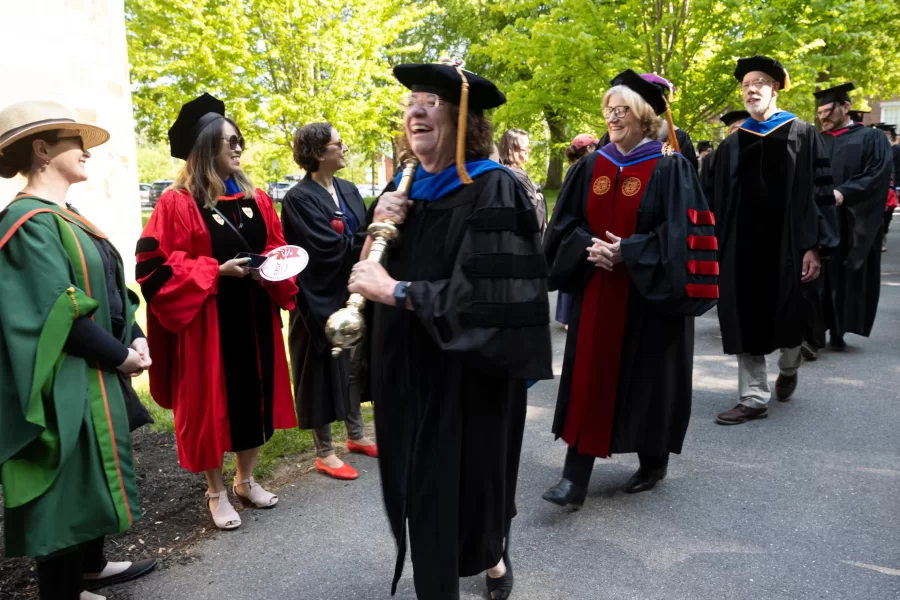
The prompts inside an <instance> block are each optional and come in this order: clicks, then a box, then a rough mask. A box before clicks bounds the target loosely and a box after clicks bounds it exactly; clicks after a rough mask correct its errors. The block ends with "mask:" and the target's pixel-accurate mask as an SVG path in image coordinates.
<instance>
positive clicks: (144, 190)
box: [138, 183, 152, 206]
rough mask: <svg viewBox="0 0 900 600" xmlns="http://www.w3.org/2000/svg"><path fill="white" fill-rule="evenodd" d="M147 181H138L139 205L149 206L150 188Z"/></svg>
mask: <svg viewBox="0 0 900 600" xmlns="http://www.w3.org/2000/svg"><path fill="white" fill-rule="evenodd" d="M151 187H152V186H151V185H150V184H149V183H139V184H138V188H139V189H140V190H141V206H150V188H151Z"/></svg>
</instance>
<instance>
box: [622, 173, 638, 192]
mask: <svg viewBox="0 0 900 600" xmlns="http://www.w3.org/2000/svg"><path fill="white" fill-rule="evenodd" d="M639 191H641V180H640V179H638V178H637V177H629V178H628V179H626V180H625V181H623V182H622V193H623V194H625V195H626V196H634V195H635V194H637V193H638V192H639Z"/></svg>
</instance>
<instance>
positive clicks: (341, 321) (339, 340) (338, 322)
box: [325, 158, 419, 357]
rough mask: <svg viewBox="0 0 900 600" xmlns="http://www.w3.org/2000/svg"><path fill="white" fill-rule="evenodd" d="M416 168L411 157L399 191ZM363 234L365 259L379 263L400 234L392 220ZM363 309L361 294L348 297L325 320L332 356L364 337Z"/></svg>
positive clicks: (405, 191) (401, 179) (402, 190)
mask: <svg viewBox="0 0 900 600" xmlns="http://www.w3.org/2000/svg"><path fill="white" fill-rule="evenodd" d="M418 166H419V161H418V160H416V159H415V158H410V159H408V160H406V161H405V162H404V163H403V175H402V176H401V177H400V184H399V185H398V186H397V191H398V192H400V193H402V194H405V193H407V192H408V191H409V186H410V185H411V184H412V179H413V174H414V173H415V172H416V167H418ZM366 231H367V232H368V235H369V237H371V238H372V248H371V249H370V250H369V256H367V257H366V260H374V261H375V262H377V263H381V262H382V261H383V259H384V256H385V252H386V251H387V245H388V243H389V242H390V241H391V240H393V239H394V238H396V237H397V235H398V234H399V232H398V231H397V228H396V227H395V226H394V223H393V222H391V221H380V222H378V223H372V224H371V225H369V228H368V229H367V230H366ZM365 306H366V299H365V298H363V296H362V294H350V299H349V300H347V306H345V307H344V308H342V309H340V310H339V311H337V312H336V313H334V314H333V315H331V316H330V317H328V322H327V323H325V335H326V336H328V341H329V342H331V346H332V348H331V355H332V356H334V357H338V356H340V355H341V352H343V351H344V349H346V348H353V347H354V346H356V345H357V344H358V343H359V342H360V340H361V339H362V338H363V337H364V336H365V335H366V320H365V318H364V317H363V309H364V308H365Z"/></svg>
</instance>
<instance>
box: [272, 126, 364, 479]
mask: <svg viewBox="0 0 900 600" xmlns="http://www.w3.org/2000/svg"><path fill="white" fill-rule="evenodd" d="M346 151H347V146H346V145H345V144H344V143H343V141H342V140H341V138H340V135H338V132H337V131H336V130H335V129H334V128H333V127H332V126H331V124H329V123H311V124H308V125H305V126H303V127H301V128H300V129H298V130H297V132H296V133H295V134H294V159H295V160H296V161H297V164H298V165H300V166H301V167H302V168H303V169H305V170H306V177H304V178H303V180H302V181H300V183H298V184H297V185H295V186H294V187H293V188H291V189H290V190H289V191H288V193H287V195H286V196H285V198H284V203H283V206H282V213H281V220H282V224H283V227H284V237H285V240H286V241H287V243H288V244H294V245H297V246H300V247H301V248H303V249H304V250H306V251H307V252H308V253H309V266H308V267H307V268H306V269H305V270H304V271H303V272H302V273H300V275H299V276H298V277H297V283H298V285H299V287H300V292H299V293H298V294H297V306H296V308H295V309H294V310H293V311H291V324H290V332H289V334H288V345H289V346H290V352H291V367H292V369H293V372H294V401H295V402H296V405H297V418H298V422H299V427H300V428H301V429H312V432H313V442H314V443H315V446H316V469H317V470H318V471H319V472H322V473H325V474H326V475H329V476H331V477H334V478H336V479H356V478H357V477H358V476H359V473H358V472H357V471H356V470H355V469H354V468H353V467H351V466H350V465H348V464H346V463H344V462H343V461H342V460H341V459H339V458H338V457H337V456H335V453H334V445H333V443H332V439H331V424H332V423H333V422H334V421H344V422H345V424H346V426H347V438H348V441H347V448H348V450H350V451H352V452H360V453H363V454H367V455H369V456H378V448H377V446H376V445H375V444H374V443H373V442H372V441H371V440H369V439H368V438H366V437H365V435H364V434H363V423H362V415H361V413H360V406H359V405H360V396H361V381H360V378H361V376H360V370H361V369H362V352H358V351H355V350H354V352H353V353H345V354H342V355H341V356H340V357H337V358H333V357H332V356H331V347H330V345H329V344H328V340H327V338H326V337H325V322H326V321H327V320H328V317H329V316H331V314H332V313H333V312H335V311H337V310H338V309H340V308H342V307H343V306H344V304H345V303H346V302H347V297H348V296H349V293H348V292H347V280H348V279H349V277H350V267H352V266H353V264H354V263H355V262H356V261H357V259H358V258H359V248H358V247H356V248H354V245H353V240H354V234H355V233H356V231H357V229H359V227H360V223H361V222H362V221H363V219H364V218H365V214H366V208H365V205H364V204H363V200H362V197H361V196H360V194H359V191H358V190H357V189H356V186H355V185H353V184H352V183H351V182H349V181H346V180H344V179H339V178H337V177H335V176H334V173H335V171H337V170H339V169H342V168H343V167H344V153H345V152H346Z"/></svg>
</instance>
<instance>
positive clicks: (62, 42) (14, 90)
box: [0, 0, 141, 281]
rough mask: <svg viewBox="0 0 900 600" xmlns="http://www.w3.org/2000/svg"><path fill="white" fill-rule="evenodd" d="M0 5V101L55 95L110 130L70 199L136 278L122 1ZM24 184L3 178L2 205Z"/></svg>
mask: <svg viewBox="0 0 900 600" xmlns="http://www.w3.org/2000/svg"><path fill="white" fill-rule="evenodd" d="M2 3H3V9H2V14H3V17H2V19H0V39H2V40H3V46H4V48H5V50H4V51H3V52H0V107H5V106H8V105H10V104H13V103H15V102H20V101H22V100H28V99H39V100H53V101H56V102H60V103H62V104H64V105H65V106H67V107H68V108H69V110H71V111H73V112H74V113H75V116H76V118H77V119H79V120H83V121H84V122H87V123H91V124H95V125H99V126H100V127H103V128H104V129H106V130H107V131H109V132H110V134H111V136H112V137H111V138H110V140H109V141H108V142H107V143H106V144H104V145H102V146H99V147H97V148H94V149H93V150H91V154H92V158H91V160H89V161H88V163H87V172H88V181H86V182H84V183H80V184H77V185H75V186H72V188H71V189H70V191H69V202H70V203H72V204H73V205H74V206H75V207H76V208H78V210H79V211H80V212H81V213H82V214H83V215H85V216H86V217H87V218H88V219H89V220H90V221H92V222H93V223H94V224H95V225H97V226H98V227H99V228H100V229H102V230H103V231H104V232H105V233H106V234H107V235H108V236H109V237H110V238H111V239H112V241H113V243H114V244H115V246H116V248H117V249H118V250H119V253H120V254H121V255H122V258H123V259H124V261H125V271H126V277H127V278H128V281H133V280H134V246H135V242H136V241H137V238H138V236H139V235H140V229H141V201H140V194H139V191H138V179H137V161H136V158H135V155H136V152H135V135H134V117H133V114H132V107H131V88H130V83H129V75H128V51H127V46H126V42H125V12H124V0H27V1H22V2H13V1H9V2H6V1H3V2H2ZM23 185H24V180H23V179H22V178H19V177H17V178H16V179H12V180H10V179H0V207H2V206H5V205H6V204H8V203H9V201H10V200H12V198H13V197H14V195H15V194H16V192H17V191H19V190H20V189H22V186H23Z"/></svg>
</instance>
